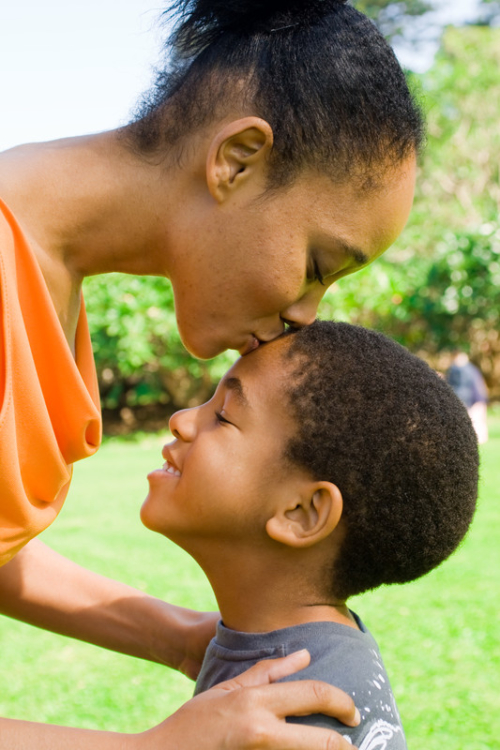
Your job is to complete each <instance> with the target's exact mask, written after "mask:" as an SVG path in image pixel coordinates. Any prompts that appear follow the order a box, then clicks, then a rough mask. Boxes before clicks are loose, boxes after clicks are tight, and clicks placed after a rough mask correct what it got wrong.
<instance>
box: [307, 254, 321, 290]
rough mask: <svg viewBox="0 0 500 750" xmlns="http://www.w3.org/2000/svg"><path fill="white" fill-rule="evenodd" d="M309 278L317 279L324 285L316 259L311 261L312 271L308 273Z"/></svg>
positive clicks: (311, 279)
mask: <svg viewBox="0 0 500 750" xmlns="http://www.w3.org/2000/svg"><path fill="white" fill-rule="evenodd" d="M309 280H310V281H319V283H320V284H321V285H322V286H325V280H324V276H323V274H322V273H321V271H320V270H319V265H318V261H317V260H316V259H313V262H312V273H310V274H309Z"/></svg>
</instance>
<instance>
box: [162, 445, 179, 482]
mask: <svg viewBox="0 0 500 750" xmlns="http://www.w3.org/2000/svg"><path fill="white" fill-rule="evenodd" d="M161 455H162V456H163V458H164V459H165V463H164V464H163V466H162V467H161V468H162V471H165V472H166V473H167V474H172V475H173V476H175V477H180V476H182V472H181V470H180V469H179V467H178V466H177V464H176V463H175V461H174V459H173V458H172V456H171V455H170V451H169V450H168V448H167V446H164V448H163V450H162V452H161Z"/></svg>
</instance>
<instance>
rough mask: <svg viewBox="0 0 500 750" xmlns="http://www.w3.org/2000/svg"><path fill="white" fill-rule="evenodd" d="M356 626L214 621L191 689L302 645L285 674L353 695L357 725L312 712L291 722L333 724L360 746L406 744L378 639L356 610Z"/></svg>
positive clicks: (398, 747)
mask: <svg viewBox="0 0 500 750" xmlns="http://www.w3.org/2000/svg"><path fill="white" fill-rule="evenodd" d="M355 618H356V621H357V624H358V627H359V630H357V629H355V628H351V627H349V626H347V625H340V624H338V623H334V622H311V623H304V624H302V625H297V626H294V627H291V628H284V629H282V630H275V631H272V632H270V633H238V632H236V631H234V630H229V629H227V628H225V627H224V626H223V625H222V624H220V625H219V628H218V631H217V636H216V638H215V639H214V640H213V641H212V643H211V644H210V646H209V649H208V651H207V656H206V657H205V662H204V664H203V668H202V671H201V673H200V677H199V679H198V682H197V685H196V692H202V691H203V690H207V689H208V688H209V687H212V686H213V685H215V684H217V683H218V682H221V681H223V680H226V679H230V678H231V677H234V676H236V675H237V674H240V673H241V672H243V671H244V670H245V669H247V668H248V667H250V666H252V664H255V663H256V662H257V661H260V660H262V659H266V658H276V657H278V656H285V655H286V654H289V653H293V652H294V651H298V650H300V649H302V648H307V649H308V651H309V652H310V654H311V663H310V665H309V666H308V667H307V668H306V669H304V670H302V671H301V672H299V673H297V674H294V675H290V676H289V677H286V678H284V680H283V681H284V682H291V681H293V680H309V679H317V680H322V681H324V682H328V683H330V684H331V685H334V686H335V687H338V688H341V689H342V690H344V691H345V692H346V693H348V694H349V695H352V697H353V698H354V702H355V703H356V706H357V707H358V709H359V712H360V714H361V724H360V726H359V727H355V728H353V729H352V728H350V727H346V726H344V725H343V724H341V723H340V722H338V721H337V720H336V719H333V718H330V717H328V716H324V715H322V714H314V715H311V716H304V717H293V718H290V719H288V721H290V722H291V723H299V724H308V725H314V726H318V727H326V728H330V729H335V730H336V731H338V732H340V733H341V734H342V735H344V736H345V737H348V738H349V739H350V740H351V741H352V743H353V744H355V745H356V746H357V747H358V748H359V749H360V750H371V749H372V748H381V747H384V748H387V750H406V748H407V745H406V740H405V736H404V732H403V728H402V725H401V720H400V718H399V713H398V709H397V707H396V703H395V700H394V695H393V693H392V689H391V686H390V683H389V678H388V676H387V672H386V670H385V667H384V664H383V661H382V657H381V655H380V651H379V649H378V646H377V643H376V641H375V639H374V638H373V636H372V635H371V634H370V633H369V631H368V630H367V629H366V628H365V626H364V625H363V623H362V622H361V620H360V619H359V618H358V617H357V616H356V615H355Z"/></svg>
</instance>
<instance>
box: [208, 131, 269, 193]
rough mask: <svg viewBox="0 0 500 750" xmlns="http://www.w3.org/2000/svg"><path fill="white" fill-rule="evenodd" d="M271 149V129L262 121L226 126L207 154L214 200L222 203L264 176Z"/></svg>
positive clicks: (219, 132)
mask: <svg viewBox="0 0 500 750" xmlns="http://www.w3.org/2000/svg"><path fill="white" fill-rule="evenodd" d="M272 145H273V131H272V128H271V126H270V125H269V123H268V122H266V121H265V120H262V119H261V118H260V117H244V118H242V119H241V120H234V121H233V122H230V123H228V124H227V125H224V127H223V128H221V129H220V130H219V131H218V132H217V133H216V135H215V136H214V138H213V139H212V142H211V144H210V147H209V149H208V154H207V161H206V179H207V185H208V189H209V191H210V193H211V195H212V197H213V198H215V200H216V201H217V202H218V203H223V202H224V201H225V200H227V198H228V197H230V196H231V195H233V193H234V192H235V190H236V189H238V188H239V187H240V186H241V185H242V184H245V183H246V182H248V180H249V179H251V178H253V177H255V176H261V175H262V174H263V173H264V170H265V169H266V165H267V158H268V156H269V153H270V151H271V148H272Z"/></svg>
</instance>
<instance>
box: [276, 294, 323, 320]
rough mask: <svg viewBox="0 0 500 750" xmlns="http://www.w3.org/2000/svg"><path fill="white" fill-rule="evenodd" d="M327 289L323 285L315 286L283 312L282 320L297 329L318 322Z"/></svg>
mask: <svg viewBox="0 0 500 750" xmlns="http://www.w3.org/2000/svg"><path fill="white" fill-rule="evenodd" d="M326 289H327V287H324V286H321V284H315V285H314V287H313V288H311V289H309V290H308V291H307V292H306V293H305V294H304V295H303V296H302V297H301V298H300V299H298V300H296V301H295V302H293V303H292V304H291V305H289V306H288V307H287V308H286V310H283V311H282V313H281V319H282V320H283V321H285V323H288V324H289V325H291V326H293V327H296V328H302V326H308V325H311V323H314V321H315V320H316V314H317V312H318V305H319V303H320V302H321V299H322V297H323V295H324V293H325V292H326Z"/></svg>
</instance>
